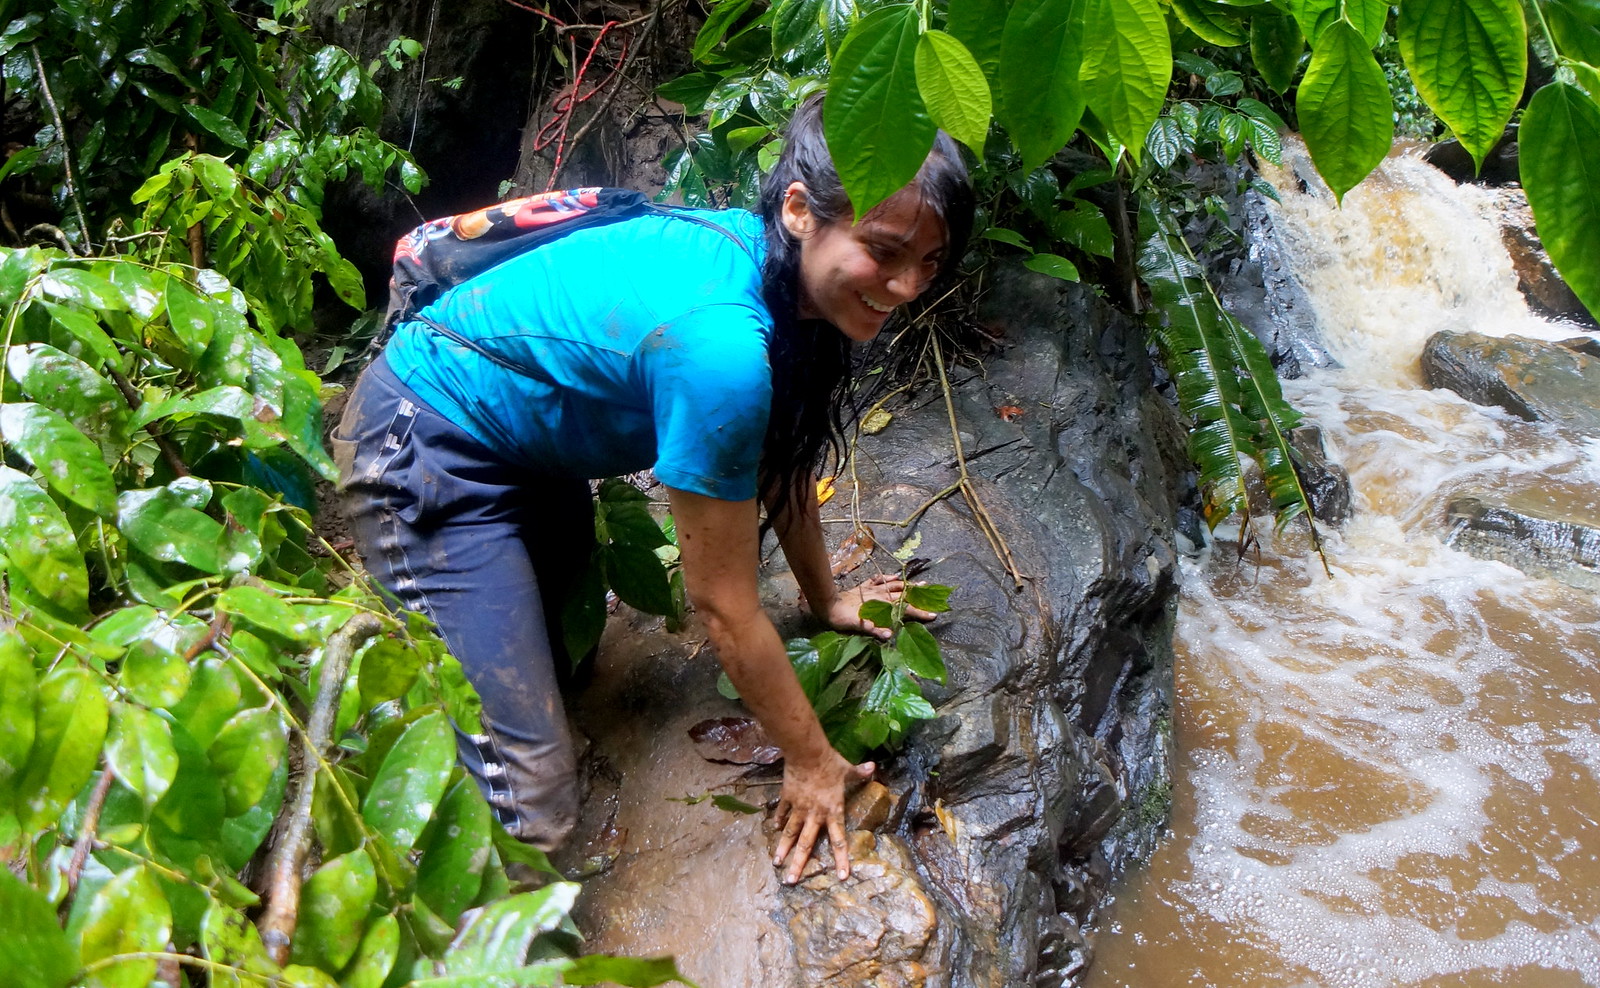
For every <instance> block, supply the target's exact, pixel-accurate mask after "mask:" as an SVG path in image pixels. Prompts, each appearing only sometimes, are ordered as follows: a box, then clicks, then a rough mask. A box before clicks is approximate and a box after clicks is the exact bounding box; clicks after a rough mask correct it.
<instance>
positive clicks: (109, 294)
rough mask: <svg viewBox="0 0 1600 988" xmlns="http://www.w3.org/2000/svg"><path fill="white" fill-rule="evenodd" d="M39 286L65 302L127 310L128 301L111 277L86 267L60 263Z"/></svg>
mask: <svg viewBox="0 0 1600 988" xmlns="http://www.w3.org/2000/svg"><path fill="white" fill-rule="evenodd" d="M39 288H40V290H41V291H42V292H44V294H45V295H47V296H49V297H51V298H54V299H59V300H60V301H63V302H76V303H78V304H79V305H83V306H87V307H89V308H91V309H104V310H106V311H107V312H126V311H127V310H128V303H127V301H126V300H125V299H124V298H123V297H122V293H121V292H119V291H117V289H116V286H114V285H112V284H111V283H110V282H109V281H107V280H105V279H104V278H102V277H100V276H99V275H98V274H94V273H93V272H90V271H85V270H83V269H82V268H69V267H62V266H60V265H56V266H53V267H51V268H50V270H49V271H48V272H46V273H45V276H44V279H43V280H42V281H41V282H40V283H39Z"/></svg>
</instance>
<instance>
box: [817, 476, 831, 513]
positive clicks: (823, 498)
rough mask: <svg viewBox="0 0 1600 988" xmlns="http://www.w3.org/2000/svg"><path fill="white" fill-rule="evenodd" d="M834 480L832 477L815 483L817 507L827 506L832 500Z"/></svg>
mask: <svg viewBox="0 0 1600 988" xmlns="http://www.w3.org/2000/svg"><path fill="white" fill-rule="evenodd" d="M834 479H835V478H833V477H823V478H822V479H821V480H819V481H817V504H818V505H819V506H821V505H824V504H827V503H828V502H829V501H830V500H832V499H833V493H834V483H833V482H834Z"/></svg>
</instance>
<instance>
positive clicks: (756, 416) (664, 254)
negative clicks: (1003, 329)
mask: <svg viewBox="0 0 1600 988" xmlns="http://www.w3.org/2000/svg"><path fill="white" fill-rule="evenodd" d="M821 112H822V101H821V98H820V97H818V98H814V99H812V100H811V101H809V102H807V103H806V104H804V105H803V106H801V107H800V108H799V109H798V110H797V111H796V116H795V119H794V121H793V122H792V123H791V125H790V128H789V130H788V133H787V135H786V137H785V143H784V151H783V155H782V157H781V158H780V160H779V162H778V163H777V165H776V167H775V168H774V171H773V173H772V174H771V175H769V176H768V178H767V181H766V183H765V184H764V186H763V189H762V195H761V213H760V215H759V216H757V215H755V214H751V213H747V212H744V211H741V210H727V211H723V212H710V211H703V210H664V211H653V212H648V213H644V214H642V215H634V216H630V217H629V218H626V219H619V220H615V221H613V222H609V223H605V224H597V225H587V226H583V227H581V228H577V229H574V230H573V231H572V232H570V233H566V234H565V235H563V236H560V237H559V238H558V239H553V240H550V241H547V242H545V243H544V244H542V245H541V246H540V247H538V248H537V249H535V250H530V251H527V252H525V253H523V254H520V255H518V256H516V257H513V258H511V259H510V260H507V261H505V262H503V263H501V264H499V265H498V266H496V267H493V268H491V269H489V270H488V271H486V272H484V273H483V274H480V275H478V276H476V277H474V278H471V279H470V280H468V281H466V282H464V283H462V284H460V285H458V286H456V287H455V288H453V289H451V290H449V291H447V292H445V293H444V294H443V295H442V296H440V297H439V298H438V300H437V301H435V302H434V303H433V304H431V305H429V306H427V307H426V308H424V309H423V310H422V311H421V312H420V313H418V318H416V319H414V320H411V321H406V322H402V323H401V324H400V325H399V326H398V327H397V328H396V331H395V333H394V335H393V337H392V338H391V339H390V341H389V343H388V345H387V347H386V348H385V350H384V352H383V354H382V355H380V356H379V358H378V359H377V360H375V361H374V362H373V364H372V365H371V366H370V367H369V368H368V370H367V371H366V373H365V374H363V376H362V379H361V380H360V382H359V383H358V384H357V386H356V389H355V392H354V394H353V396H352V398H351V401H350V403H349V405H348V406H347V409H346V412H345V416H344V420H343V422H342V423H341V424H340V428H339V429H338V430H337V432H336V433H335V435H334V445H335V448H336V452H337V454H338V459H339V460H340V463H341V466H342V470H341V480H340V488H341V490H342V491H343V492H344V494H345V496H346V499H347V501H348V504H349V507H350V509H351V515H352V518H353V522H354V526H355V532H356V540H357V544H358V547H359V548H360V550H361V552H362V554H363V556H364V557H365V560H366V563H367V566H368V568H369V569H370V570H371V571H372V574H373V575H374V576H375V577H376V578H377V579H378V580H379V581H380V582H381V583H382V584H383V585H384V586H385V587H386V588H388V589H389V590H390V592H391V593H393V595H394V597H395V598H396V599H397V600H398V601H399V602H400V604H401V605H402V606H404V607H406V608H409V609H411V610H415V611H419V612H423V613H425V614H427V615H428V616H429V617H430V618H432V619H433V621H434V622H435V623H437V625H438V626H439V629H440V632H441V634H442V635H443V637H444V639H445V641H446V642H447V643H448V644H449V646H450V649H451V651H452V652H453V653H454V654H455V655H456V657H457V658H458V659H460V661H461V663H462V666H463V668H464V669H465V671H466V673H467V676H468V678H469V679H471V681H472V683H473V685H474V686H475V687H476V688H477V690H478V692H479V694H480V695H481V696H482V699H483V722H484V733H482V734H475V733H467V732H464V731H461V730H460V729H459V728H458V731H457V741H458V745H457V748H458V753H459V755H460V758H461V761H462V763H463V764H464V765H465V766H466V767H467V769H468V770H469V771H470V772H471V773H472V774H473V776H474V777H475V778H476V780H477V782H478V785H479V786H480V787H481V788H482V789H483V791H484V793H485V795H486V796H487V798H488V800H489V803H490V805H491V806H492V807H494V809H495V811H496V813H497V814H498V815H499V819H500V822H501V823H502V824H503V825H504V826H505V827H506V828H507V830H509V831H510V832H511V833H512V834H514V835H516V836H517V837H519V838H521V839H522V840H525V841H528V842H529V843H532V844H535V845H537V846H540V847H543V848H547V849H548V848H552V847H554V846H556V845H557V844H559V843H560V842H561V841H562V840H563V838H564V837H565V836H566V834H567V832H568V831H569V830H570V829H571V827H572V825H573V823H574V821H575V819H576V813H577V791H576V785H575V774H576V773H575V765H574V760H573V753H572V746H571V743H570V741H569V739H568V732H567V726H566V717H565V714H564V712H563V708H562V701H561V696H560V693H559V691H558V689H557V686H556V676H555V667H556V658H555V655H554V654H553V649H552V645H551V643H552V642H559V641H561V640H562V635H561V633H560V628H559V619H560V615H561V612H562V596H563V595H562V591H563V589H564V588H566V587H568V586H570V585H571V584H573V583H574V582H575V578H576V577H577V576H578V575H579V574H578V570H579V569H580V568H581V567H582V566H583V565H585V564H586V562H587V560H588V559H589V558H590V545H591V542H590V540H591V539H592V537H593V525H592V524H591V523H590V520H589V516H590V512H591V510H592V509H591V507H590V502H589V494H588V481H589V480H590V479H591V478H595V477H604V476H610V475H616V474H624V473H632V472H636V471H639V470H642V469H646V468H650V469H653V470H654V471H655V475H656V477H657V478H658V479H659V480H660V481H661V482H662V483H663V484H664V485H665V486H666V488H667V490H668V500H669V503H670V505H671V509H672V514H673V518H674V521H675V524H676V528H677V533H678V540H679V546H680V549H681V551H682V561H683V570H684V578H685V585H686V587H687V589H688V592H689V597H690V599H691V600H692V601H693V603H694V605H695V607H696V610H697V612H698V613H699V615H700V617H701V618H702V619H703V620H704V621H705V624H706V627H707V631H708V632H709V634H710V637H711V641H712V643H713V645H714V646H715V647H716V651H717V655H718V658H719V660H720V661H721V663H722V665H723V667H724V668H725V669H726V671H727V673H728V676H729V678H730V679H732V681H733V683H734V685H735V686H736V687H737V688H738V691H739V693H740V695H741V696H742V697H744V699H745V702H746V703H748V704H749V706H750V708H751V709H752V711H753V712H754V713H755V714H756V716H757V717H758V718H759V719H760V720H761V722H762V725H763V726H764V727H765V728H766V730H767V732H768V733H769V735H770V736H771V737H772V738H773V740H774V741H775V742H777V744H778V745H779V746H780V747H781V748H782V749H783V751H784V756H785V768H784V781H783V789H782V792H781V795H780V798H779V803H778V816H779V823H780V825H781V826H782V827H783V836H782V837H781V838H780V840H779V843H778V848H777V857H776V861H775V862H774V863H775V864H782V865H786V869H785V879H786V880H788V881H794V880H795V879H796V878H797V877H798V876H799V874H800V871H801V868H802V866H803V865H804V864H805V862H806V860H807V859H808V858H809V857H810V855H811V851H812V849H813V848H814V847H815V845H816V842H817V840H818V839H819V838H820V837H821V836H823V835H824V834H826V835H827V836H829V837H830V838H831V841H830V843H831V845H832V849H833V855H834V863H835V865H836V867H837V869H838V871H839V873H840V875H841V877H843V876H845V875H847V874H848V873H849V858H848V856H847V854H846V851H845V844H844V840H843V807H844V786H845V783H846V782H848V781H849V780H851V779H859V778H865V777H866V776H868V775H870V774H871V773H872V770H873V765H872V763H870V762H867V763H863V764H860V765H852V764H851V763H850V762H849V761H847V760H846V759H844V758H843V757H841V756H840V755H839V754H838V753H837V752H836V751H834V750H833V748H832V747H830V746H829V744H828V741H827V739H826V737H825V736H824V734H823V732H822V729H821V726H820V725H819V724H818V722H817V719H816V716H815V715H814V714H813V713H812V712H811V707H810V704H809V703H808V702H807V700H806V697H805V695H804V693H803V692H802V691H801V689H800V684H799V682H798V681H797V680H796V679H795V675H794V672H793V670H792V669H791V668H790V665H789V662H788V659H787V656H786V654H785V652H784V648H783V644H782V642H781V641H780V639H779V637H778V634H777V631H776V630H775V629H774V628H773V626H772V622H771V621H770V620H769V619H768V618H767V617H766V615H765V613H764V612H763V611H762V609H761V606H760V600H759V597H758V594H757V588H756V570H757V566H758V561H759V560H758V556H759V545H760V529H759V516H760V508H759V505H761V504H764V505H765V507H766V509H767V515H768V518H769V520H770V522H771V524H772V528H773V530H774V531H775V532H776V533H777V535H778V539H779V542H780V544H781V545H782V547H783V550H784V555H785V556H786V557H787V559H788V561H789V563H790V567H791V569H792V570H793V572H794V574H795V576H796V578H797V579H798V581H799V583H800V587H801V590H802V592H803V593H804V595H805V600H806V603H807V605H808V607H809V608H810V610H811V611H812V613H813V614H814V615H815V616H816V617H817V618H818V619H820V620H822V621H824V622H826V623H827V624H828V625H829V626H831V627H833V628H836V629H839V630H846V631H865V632H868V633H879V634H887V633H888V632H887V630H886V629H878V628H876V627H874V626H873V625H872V624H871V623H870V622H867V621H864V620H863V619H862V618H861V617H860V610H861V604H862V603H863V602H864V601H866V600H872V599H877V600H890V601H892V600H897V599H898V598H899V597H900V594H901V592H902V590H903V589H904V585H903V584H902V582H901V581H900V580H899V579H881V578H880V579H874V580H870V581H868V582H867V583H864V584H862V585H861V586H858V587H854V588H851V589H848V590H843V591H841V590H839V589H838V588H837V587H836V586H835V585H834V580H833V577H832V574H831V571H830V569H829V565H828V560H827V554H826V551H825V548H824V545H823V540H822V530H821V525H820V523H819V521H818V505H817V500H816V494H815V489H816V487H815V483H814V480H815V474H816V470H817V469H818V468H819V467H820V466H822V465H824V463H825V462H826V461H827V460H828V459H829V458H830V457H837V455H838V452H839V448H840V438H841V434H842V427H841V409H842V406H843V401H844V396H845V394H846V390H847V386H848V381H847V379H846V376H847V371H848V367H849V346H850V343H851V342H852V341H857V342H860V341H866V340H870V339H872V338H873V337H874V336H876V335H877V334H878V332H879V330H880V329H881V328H882V326H883V324H884V321H885V320H886V319H887V318H888V316H889V314H890V313H891V312H892V311H893V310H894V308H895V307H896V306H898V305H900V304H902V303H905V302H909V301H911V300H912V299H914V298H916V297H917V296H918V295H919V294H921V293H922V292H923V291H924V290H926V289H927V287H928V286H929V285H930V284H931V282H932V281H933V279H934V278H935V277H936V276H937V275H938V274H940V273H941V272H942V271H944V270H946V269H948V268H949V267H950V266H951V260H952V259H953V258H959V257H960V256H961V253H962V251H963V249H964V247H965V244H966V239H967V236H968V233H969V231H970V229H971V223H972V192H971V189H970V187H969V185H968V183H967V175H966V168H965V166H964V165H963V164H962V161H961V158H960V154H959V152H958V151H957V149H956V147H955V145H954V143H952V142H951V141H950V139H949V138H948V137H945V136H944V135H942V134H941V135H939V138H938V140H937V141H936V143H935V145H934V147H933V150H932V153H931V154H930V155H929V156H928V159H927V161H926V163H925V164H924V165H923V167H922V169H921V171H920V172H919V173H918V175H917V177H916V179H915V180H914V181H912V182H911V184H909V185H908V186H907V187H906V188H905V189H903V190H901V191H900V192H899V193H897V194H895V195H894V196H892V197H890V198H889V199H887V200H886V201H884V202H883V203H881V204H880V205H878V206H877V207H876V208H874V209H873V210H871V211H869V212H868V213H867V214H866V216H864V217H862V218H861V221H860V222H859V223H855V222H852V221H853V219H854V210H853V209H852V207H851V204H850V201H849V199H848V198H847V197H846V196H845V194H844V190H843V188H842V186H841V184H840V182H839V177H838V175H837V173H836V172H835V170H834V167H833V163H832V161H831V159H830V158H829V156H828V151H827V146H826V143H825V141H824V139H823V130H822V122H821ZM907 613H908V615H909V616H912V617H916V618H919V619H921V620H929V619H931V618H932V617H933V615H932V614H931V613H927V612H922V611H918V610H917V609H915V608H912V609H909V610H908V612H907Z"/></svg>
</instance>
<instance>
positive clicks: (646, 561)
mask: <svg viewBox="0 0 1600 988" xmlns="http://www.w3.org/2000/svg"><path fill="white" fill-rule="evenodd" d="M657 531H658V532H659V531H660V530H659V529H657ZM601 558H602V560H604V564H605V574H606V582H607V583H609V584H610V585H611V589H612V590H614V591H615V592H616V594H617V596H618V597H620V598H622V601H623V603H625V604H627V605H628V606H629V607H636V608H638V609H639V610H641V611H644V612H645V613H647V614H671V613H672V610H673V607H672V587H671V586H670V585H669V583H668V582H667V569H666V567H665V566H663V565H662V564H661V560H660V559H659V558H657V556H656V554H655V553H654V552H651V551H650V550H649V549H648V548H646V547H644V546H642V545H638V544H635V543H625V542H624V543H618V542H613V543H612V544H611V545H608V546H606V547H605V548H604V549H603V550H601Z"/></svg>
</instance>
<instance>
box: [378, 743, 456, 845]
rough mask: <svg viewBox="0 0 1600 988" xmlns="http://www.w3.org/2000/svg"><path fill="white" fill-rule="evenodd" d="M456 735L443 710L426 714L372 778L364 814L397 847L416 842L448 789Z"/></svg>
mask: <svg viewBox="0 0 1600 988" xmlns="http://www.w3.org/2000/svg"><path fill="white" fill-rule="evenodd" d="M455 760H456V739H455V732H454V731H453V730H452V729H451V727H450V721H449V719H448V718H446V717H445V715H444V714H443V713H441V712H438V711H435V712H434V713H430V714H427V715H426V716H424V717H421V718H419V719H418V720H417V721H416V722H414V723H413V724H412V725H411V726H410V727H407V728H406V731H405V733H404V734H402V735H401V736H400V740H399V741H397V742H395V745H394V747H393V748H392V749H390V751H389V755H388V757H387V758H385V759H384V760H383V765H382V766H381V767H379V769H378V771H377V774H376V775H375V776H374V777H373V779H372V787H371V788H370V789H369V790H368V791H367V797H366V799H364V800H362V802H361V815H362V817H364V818H365V819H366V821H367V823H368V824H370V825H371V826H372V828H373V829H374V830H376V831H378V833H380V834H382V835H383V836H385V837H387V838H388V839H389V840H390V842H391V843H393V844H394V846H395V848H396V849H397V850H402V851H404V850H409V849H410V848H411V846H412V845H413V844H415V843H416V840H417V837H418V836H419V835H421V833H422V830H423V828H424V827H426V826H427V825H428V821H429V820H431V819H433V813H434V809H435V807H437V806H438V805H439V800H440V798H441V797H442V796H443V795H444V787H445V783H446V782H448V781H449V779H450V770H451V768H453V767H454V766H455Z"/></svg>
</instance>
